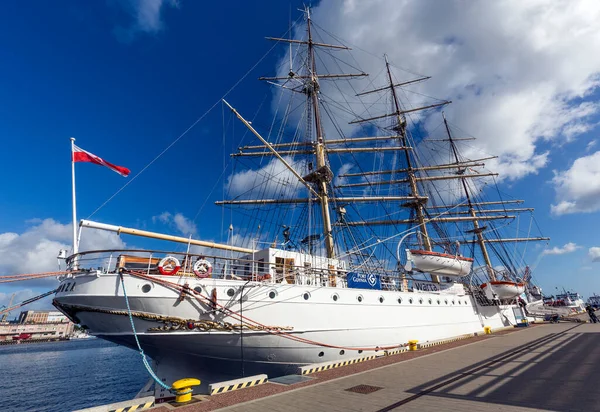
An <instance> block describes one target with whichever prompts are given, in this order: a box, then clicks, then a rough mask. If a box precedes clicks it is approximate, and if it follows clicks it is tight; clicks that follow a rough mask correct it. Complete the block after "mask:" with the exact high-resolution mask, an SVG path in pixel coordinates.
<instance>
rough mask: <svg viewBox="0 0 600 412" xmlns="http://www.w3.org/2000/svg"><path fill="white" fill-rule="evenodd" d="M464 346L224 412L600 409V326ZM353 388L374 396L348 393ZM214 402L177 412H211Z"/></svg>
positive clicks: (570, 326)
mask: <svg viewBox="0 0 600 412" xmlns="http://www.w3.org/2000/svg"><path fill="white" fill-rule="evenodd" d="M465 342H466V344H463V345H461V346H458V347H455V348H452V349H448V350H442V351H439V350H438V351H437V352H435V353H428V354H425V353H426V352H427V351H428V349H425V350H423V351H422V352H423V356H420V357H416V358H413V359H408V360H406V361H403V362H398V363H393V364H390V365H387V366H383V367H379V368H376V369H371V370H368V371H363V372H360V373H357V374H354V375H350V376H345V377H340V378H336V379H332V380H328V381H325V382H322V383H319V379H318V374H315V375H314V376H316V377H317V379H315V383H314V384H312V385H309V386H303V387H301V388H298V389H294V390H289V391H287V392H283V393H280V394H276V395H273V396H268V397H264V398H260V399H256V400H253V401H249V402H245V403H242V404H238V405H234V406H230V407H227V408H222V409H219V410H222V411H236V412H237V411H239V412H278V411H281V412H283V411H306V410H313V411H379V412H384V411H392V410H394V411H396V410H398V411H420V412H423V411H460V412H464V411H523V412H524V411H534V410H538V411H539V410H550V411H586V412H589V411H594V410H600V392H599V391H597V390H596V388H597V383H598V382H599V381H600V325H598V324H574V323H560V324H549V325H540V326H534V327H530V328H526V329H524V330H521V331H518V332H513V333H507V334H497V335H492V336H490V337H487V338H486V339H482V340H479V341H475V342H472V343H469V341H465ZM440 349H441V348H440ZM398 356H402V355H398ZM268 385H269V386H270V385H276V384H274V383H270V384H268ZM363 385H364V386H363ZM292 387H294V386H292ZM356 387H358V389H359V391H360V389H363V391H362V392H369V391H371V392H370V393H357V392H355V391H349V390H348V389H351V388H356ZM256 389H258V388H256ZM232 394H233V393H232ZM232 394H231V395H232ZM215 401H216V399H215ZM210 403H213V401H210V400H208V401H204V402H201V403H200V404H196V405H189V406H187V407H186V406H183V407H179V408H177V410H178V411H185V412H193V411H196V410H198V411H199V410H208V409H209V408H207V407H208V406H209V404H210ZM202 404H204V405H202ZM214 406H216V405H214V404H213V407H211V408H210V409H213V408H214ZM165 410H166V408H165Z"/></svg>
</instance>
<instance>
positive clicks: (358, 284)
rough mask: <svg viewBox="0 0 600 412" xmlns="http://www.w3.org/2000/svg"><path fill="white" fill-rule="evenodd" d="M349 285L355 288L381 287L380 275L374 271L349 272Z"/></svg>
mask: <svg viewBox="0 0 600 412" xmlns="http://www.w3.org/2000/svg"><path fill="white" fill-rule="evenodd" d="M347 279H348V287H349V288H354V289H381V279H380V278H379V275H374V274H372V273H369V274H365V273H352V272H350V273H348V276H347Z"/></svg>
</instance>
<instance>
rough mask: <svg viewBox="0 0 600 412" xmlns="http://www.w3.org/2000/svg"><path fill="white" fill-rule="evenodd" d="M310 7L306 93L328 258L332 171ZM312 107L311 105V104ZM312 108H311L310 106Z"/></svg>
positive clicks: (331, 247) (331, 254)
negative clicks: (324, 137) (329, 163)
mask: <svg viewBox="0 0 600 412" xmlns="http://www.w3.org/2000/svg"><path fill="white" fill-rule="evenodd" d="M310 24H311V21H310V9H309V8H306V25H307V30H308V64H307V65H308V71H309V79H308V81H307V87H306V95H307V98H308V99H309V101H312V109H313V114H314V116H313V117H314V119H315V132H316V134H317V136H316V137H317V141H316V144H315V157H316V161H317V172H318V173H316V174H314V175H313V176H314V181H315V183H316V184H317V188H318V190H317V191H318V192H319V197H320V200H321V201H320V205H321V216H322V219H323V235H324V236H325V249H326V253H327V257H328V258H333V257H335V250H334V244H333V233H332V230H331V214H330V211H329V195H328V191H327V185H328V184H329V183H330V181H331V178H332V173H331V171H330V170H329V166H328V165H327V162H326V161H325V144H324V142H323V127H322V125H321V113H320V111H319V96H318V93H319V79H318V77H317V65H316V63H315V50H314V44H313V39H312V31H311V27H310ZM309 107H310V105H309ZM309 110H310V108H309Z"/></svg>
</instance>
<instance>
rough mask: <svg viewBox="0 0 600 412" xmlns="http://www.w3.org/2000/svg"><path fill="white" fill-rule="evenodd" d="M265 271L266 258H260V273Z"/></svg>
mask: <svg viewBox="0 0 600 412" xmlns="http://www.w3.org/2000/svg"><path fill="white" fill-rule="evenodd" d="M264 272H265V260H264V259H258V273H264Z"/></svg>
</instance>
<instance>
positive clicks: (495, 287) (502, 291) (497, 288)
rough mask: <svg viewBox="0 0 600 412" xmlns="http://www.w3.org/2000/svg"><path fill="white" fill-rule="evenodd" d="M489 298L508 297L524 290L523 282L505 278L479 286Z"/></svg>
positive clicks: (512, 296)
mask: <svg viewBox="0 0 600 412" xmlns="http://www.w3.org/2000/svg"><path fill="white" fill-rule="evenodd" d="M480 287H481V289H483V291H484V292H485V295H486V296H487V297H488V298H489V299H494V298H498V299H510V298H514V297H516V296H519V295H520V294H521V293H523V292H525V284H524V283H516V282H508V281H505V280H494V281H491V282H488V283H484V284H483V285H481V286H480Z"/></svg>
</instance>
